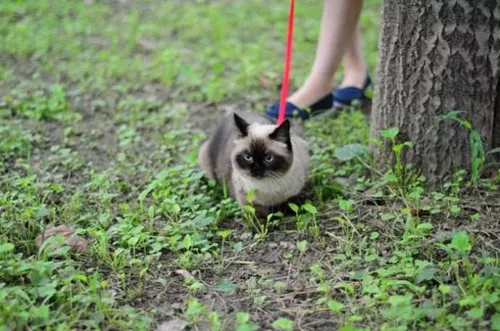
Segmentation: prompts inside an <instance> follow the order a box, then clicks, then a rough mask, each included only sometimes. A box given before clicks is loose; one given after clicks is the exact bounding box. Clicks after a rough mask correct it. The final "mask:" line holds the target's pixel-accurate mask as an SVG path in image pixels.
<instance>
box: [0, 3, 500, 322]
mask: <svg viewBox="0 0 500 331" xmlns="http://www.w3.org/2000/svg"><path fill="white" fill-rule="evenodd" d="M379 5H380V4H379V1H375V0H373V1H366V2H365V9H364V12H363V15H362V17H361V24H362V28H363V30H364V31H363V34H364V37H365V50H366V56H367V60H368V62H369V64H370V69H371V71H372V72H373V70H374V67H375V63H376V50H377V39H378V35H377V33H378V24H379ZM263 8H265V10H263ZM320 12H321V3H320V2H317V1H305V2H303V3H301V4H300V5H298V6H297V18H296V22H297V28H296V39H295V44H294V45H295V52H294V58H293V60H294V63H293V69H292V71H293V81H292V83H293V85H295V86H298V85H299V84H300V82H301V81H302V80H303V78H304V77H305V75H306V74H307V71H308V68H309V67H310V65H311V62H312V60H313V53H314V49H315V38H316V35H317V31H318V26H319V22H318V18H319V17H320ZM257 13H258V14H257ZM0 16H1V17H2V20H0V77H1V79H0V140H1V142H2V143H1V144H0V302H1V304H0V330H24V329H45V330H70V329H107V330H109V329H113V330H146V329H156V328H157V326H158V325H162V326H163V328H164V329H166V330H181V329H183V328H187V327H190V328H191V329H194V330H257V329H275V330H297V329H301V330H333V329H342V330H369V329H382V330H405V329H446V330H451V329H456V330H477V329H495V328H496V329H497V330H498V325H500V313H499V312H498V310H499V308H500V284H499V282H500V281H499V279H500V277H499V276H500V262H499V261H500V260H499V258H498V254H499V251H500V244H499V242H500V241H499V240H500V239H499V238H500V232H499V230H498V229H499V227H498V222H499V218H498V215H499V212H500V205H499V204H498V201H499V200H498V198H499V194H498V185H499V184H500V180H499V177H498V175H497V176H496V177H492V178H486V179H478V178H477V176H475V180H476V182H475V183H470V182H469V181H468V177H467V176H466V173H465V172H464V171H462V170H460V169H457V172H456V173H455V174H454V176H452V177H451V178H450V179H449V181H448V183H447V184H446V185H444V186H443V187H442V188H441V189H439V190H436V191H431V190H429V189H426V188H425V181H426V180H425V178H423V177H422V176H421V175H420V174H419V173H418V171H417V170H416V169H412V168H411V167H409V166H408V165H405V164H403V163H402V162H401V161H400V158H399V157H398V156H399V155H401V154H400V153H401V151H402V150H403V149H405V148H411V142H407V143H403V144H396V139H395V138H396V136H397V135H398V131H397V130H396V129H391V128H389V129H388V130H385V131H384V132H382V133H381V136H380V139H389V140H391V141H393V149H394V153H395V159H397V160H399V162H398V163H397V164H396V166H395V168H394V169H393V170H391V171H389V172H388V173H379V172H378V170H377V169H375V168H373V166H372V163H371V158H370V155H369V153H368V152H367V149H366V145H367V144H368V142H369V130H368V123H367V121H366V119H365V116H364V114H363V113H362V112H361V111H352V112H343V113H341V114H340V115H339V116H337V117H331V116H330V117H323V118H321V119H317V120H312V121H310V122H308V123H307V124H306V126H305V130H306V134H307V138H308V141H309V144H310V147H311V152H312V163H313V166H312V170H311V173H310V182H311V189H310V190H308V192H307V198H308V201H307V202H306V203H304V204H301V205H292V209H293V210H294V212H295V215H294V216H286V217H284V216H281V215H275V217H276V218H277V219H278V221H277V222H275V221H272V222H270V224H268V226H262V227H259V225H256V224H254V225H253V226H256V227H257V228H258V229H260V230H259V231H258V232H254V231H252V230H253V229H252V225H249V223H252V222H254V221H255V220H254V218H253V215H252V213H251V209H248V210H240V209H239V208H238V207H237V205H236V204H235V202H234V201H232V200H231V199H229V198H227V197H226V196H225V194H224V192H223V189H222V188H220V187H218V186H216V185H215V184H214V183H213V182H210V181H206V180H204V179H203V176H202V173H201V172H200V171H199V169H198V168H197V165H196V152H197V148H198V146H199V144H200V142H201V141H202V140H203V139H204V138H205V137H206V135H207V134H209V133H210V132H211V130H212V129H213V128H214V126H215V125H216V123H217V121H218V120H219V119H220V118H221V117H222V116H223V114H224V113H225V112H227V111H231V110H234V109H253V110H256V111H260V110H262V109H264V107H265V106H266V105H268V104H269V103H270V102H272V101H274V100H277V98H278V84H279V80H280V72H281V69H282V57H283V48H284V44H283V43H284V40H285V24H286V17H287V4H286V2H283V3H282V4H273V5H269V4H268V3H267V2H264V1H262V0H252V1H216V2H215V1H214V2H210V1H197V2H191V1H168V2H163V1H157V0H141V1H134V2H120V1H109V2H103V1H77V0H72V1H65V2H60V3H58V4H57V5H56V6H54V5H53V4H52V2H51V1H48V0H37V1H35V0H24V1H4V2H2V3H1V4H0ZM249 17H250V18H249ZM339 77H341V74H339V75H338V77H337V78H339ZM479 166H480V164H479ZM476 170H477V173H479V170H480V169H476ZM57 225H65V226H67V227H72V228H73V229H74V231H76V233H77V235H78V238H79V240H84V242H85V244H86V247H87V248H86V249H83V251H82V252H80V253H77V252H75V251H74V250H73V249H72V248H71V247H72V246H68V245H65V244H64V243H63V242H64V239H65V238H64V237H61V236H55V237H51V238H49V239H48V240H46V241H45V242H44V243H43V244H42V245H41V246H40V245H39V243H40V241H37V240H36V238H37V237H39V236H40V235H41V234H42V233H43V232H44V229H46V228H47V227H50V226H57ZM68 229H69V228H68ZM68 231H69V230H68ZM61 235H62V236H64V235H65V233H61ZM73 239H74V238H73Z"/></svg>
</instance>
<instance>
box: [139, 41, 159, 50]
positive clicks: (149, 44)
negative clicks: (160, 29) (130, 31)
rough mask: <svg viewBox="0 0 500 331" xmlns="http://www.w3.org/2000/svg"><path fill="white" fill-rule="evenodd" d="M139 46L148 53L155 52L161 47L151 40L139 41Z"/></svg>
mask: <svg viewBox="0 0 500 331" xmlns="http://www.w3.org/2000/svg"><path fill="white" fill-rule="evenodd" d="M137 45H139V46H140V47H142V48H143V49H144V50H146V51H154V50H156V49H158V47H160V44H159V43H158V42H157V41H155V40H151V39H139V40H137Z"/></svg>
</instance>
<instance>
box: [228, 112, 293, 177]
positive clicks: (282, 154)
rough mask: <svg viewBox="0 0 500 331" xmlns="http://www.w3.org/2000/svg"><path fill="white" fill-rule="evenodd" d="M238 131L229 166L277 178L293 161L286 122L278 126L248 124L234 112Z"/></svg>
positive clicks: (255, 175)
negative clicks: (231, 164) (238, 135)
mask: <svg viewBox="0 0 500 331" xmlns="http://www.w3.org/2000/svg"><path fill="white" fill-rule="evenodd" d="M234 120H235V125H236V127H237V128H238V130H239V132H240V133H241V135H240V138H239V139H238V140H236V142H235V144H236V146H235V149H234V151H233V154H232V162H233V166H234V167H235V168H236V169H237V170H238V171H239V172H240V173H241V174H242V175H243V176H246V177H253V178H257V179H262V178H278V177H280V176H281V175H283V174H285V173H286V172H287V171H288V170H289V169H290V167H291V165H292V161H293V151H292V144H291V140H290V122H289V121H288V120H286V121H285V122H283V123H282V124H281V125H280V126H278V127H276V126H275V125H265V124H256V123H254V124H248V123H247V122H246V121H245V120H244V119H242V118H241V117H239V116H238V115H236V114H235V115H234Z"/></svg>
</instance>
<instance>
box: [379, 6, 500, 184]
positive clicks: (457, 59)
mask: <svg viewBox="0 0 500 331" xmlns="http://www.w3.org/2000/svg"><path fill="white" fill-rule="evenodd" d="M382 13H383V14H382V16H383V17H382V24H381V36H380V40H379V58H378V69H377V84H376V88H375V98H374V101H373V111H372V126H371V135H372V137H374V138H379V139H380V131H381V130H383V129H386V128H389V127H398V128H399V129H400V134H399V136H398V141H400V142H404V141H411V142H412V143H413V148H411V149H408V150H407V151H406V152H405V153H404V155H403V161H404V162H405V163H411V164H413V165H415V166H417V167H418V168H419V169H420V170H422V172H423V174H424V175H425V176H426V177H427V179H428V181H429V182H430V184H437V183H439V182H441V181H442V180H443V179H445V178H446V176H447V175H449V174H450V173H451V172H452V171H453V170H454V169H456V168H461V169H470V151H469V140H468V139H469V138H468V131H467V129H466V128H464V127H462V126H460V125H459V124H457V123H456V122H455V121H452V120H445V121H442V122H440V123H439V124H438V125H437V126H436V127H435V128H434V129H431V126H432V125H433V124H435V121H436V120H437V119H438V117H439V116H441V115H444V114H447V113H449V112H450V111H456V110H458V111H463V112H464V114H462V115H461V118H463V119H467V120H469V121H470V122H471V123H472V126H473V128H474V129H475V130H477V131H478V132H479V133H480V135H481V137H482V139H483V142H484V147H485V150H486V151H488V150H489V149H492V148H495V147H499V146H500V79H499V77H500V1H488V0H455V1H436V0H428V1H423V0H420V1H418V0H409V1H403V0H385V1H384V4H383V10H382ZM429 130H430V131H429ZM375 160H376V164H378V165H379V167H381V169H387V167H389V166H391V160H393V152H392V151H391V146H390V144H389V143H388V142H387V141H386V140H385V141H384V144H383V146H382V148H381V149H380V150H377V151H376V153H375Z"/></svg>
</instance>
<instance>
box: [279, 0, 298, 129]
mask: <svg viewBox="0 0 500 331" xmlns="http://www.w3.org/2000/svg"><path fill="white" fill-rule="evenodd" d="M294 13H295V0H290V13H289V14H288V32H287V38H286V50H285V70H284V72H283V83H282V85H281V99H280V108H279V110H278V122H277V124H278V125H280V124H281V123H283V121H284V120H285V107H286V97H287V95H288V83H289V81H290V65H291V63H292V41H293V17H294Z"/></svg>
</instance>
